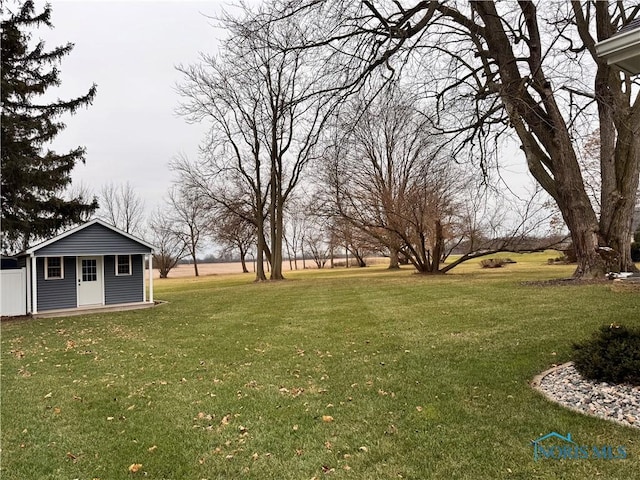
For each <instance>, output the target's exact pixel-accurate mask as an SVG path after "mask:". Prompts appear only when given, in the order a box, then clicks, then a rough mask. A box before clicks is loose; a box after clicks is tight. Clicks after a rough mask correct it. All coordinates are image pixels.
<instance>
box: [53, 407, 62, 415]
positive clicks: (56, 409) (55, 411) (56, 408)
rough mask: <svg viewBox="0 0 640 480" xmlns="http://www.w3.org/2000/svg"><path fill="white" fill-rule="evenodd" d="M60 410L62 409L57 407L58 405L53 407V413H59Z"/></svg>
mask: <svg viewBox="0 0 640 480" xmlns="http://www.w3.org/2000/svg"><path fill="white" fill-rule="evenodd" d="M61 411H62V410H60V408H59V407H55V408H54V409H53V413H55V414H56V415H60V412H61Z"/></svg>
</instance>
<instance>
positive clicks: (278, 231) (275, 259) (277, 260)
mask: <svg viewBox="0 0 640 480" xmlns="http://www.w3.org/2000/svg"><path fill="white" fill-rule="evenodd" d="M272 211H273V212H274V213H275V218H274V219H273V223H274V224H275V225H274V227H275V228H274V227H272V232H273V238H272V239H271V276H270V277H269V279H270V280H284V275H283V274H282V237H283V231H284V220H283V216H284V208H283V200H282V196H281V195H276V204H275V208H273V209H272Z"/></svg>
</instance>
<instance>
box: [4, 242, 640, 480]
mask: <svg viewBox="0 0 640 480" xmlns="http://www.w3.org/2000/svg"><path fill="white" fill-rule="evenodd" d="M510 256H511V257H512V258H514V259H516V260H518V263H517V264H514V265H508V266H507V267H506V268H503V269H495V270H481V269H480V268H479V267H478V265H477V263H469V264H467V265H463V266H462V267H460V268H459V269H456V270H454V271H453V273H452V274H449V275H446V276H439V277H424V276H418V275H414V274H412V273H411V272H410V270H409V269H408V268H407V269H405V270H401V271H399V272H388V271H386V270H384V269H383V268H381V267H375V268H365V269H348V270H345V269H340V270H333V271H331V270H326V271H307V272H294V273H290V274H289V275H288V277H289V279H288V280H287V281H285V282H279V283H275V284H269V283H267V284H254V283H253V282H252V280H253V277H252V276H251V275H228V276H220V277H208V278H201V279H197V280H196V279H189V280H171V279H169V280H165V281H158V282H156V297H157V298H159V299H163V300H167V301H168V303H167V304H165V305H162V306H159V307H157V308H155V309H151V310H139V311H132V312H121V313H108V314H100V315H91V316H80V317H69V318H58V319H42V320H29V321H9V322H4V323H3V324H2V383H1V394H2V396H1V400H2V405H1V415H2V416H1V420H2V424H1V427H2V452H1V455H2V457H1V462H2V465H1V470H0V477H2V479H3V480H10V479H20V480H22V479H56V480H57V479H69V480H71V479H76V478H77V479H83V480H84V479H89V480H91V479H95V478H97V479H101V480H107V479H121V478H122V479H131V478H145V479H176V480H181V479H194V480H200V479H209V480H213V479H236V478H253V479H307V480H308V479H312V478H316V479H321V478H344V479H398V478H405V479H407V478H413V479H428V478H442V479H458V478H461V479H466V478H468V479H493V478H519V479H532V478H549V479H556V478H563V479H571V478H575V479H585V478H603V479H616V478H617V479H629V478H634V476H635V475H637V473H638V471H640V429H632V428H627V427H622V426H619V425H616V424H613V423H609V422H606V421H603V420H599V419H594V418H589V417H585V416H581V415H579V414H576V413H573V412H570V411H568V410H565V409H563V408H561V407H559V406H556V405H554V404H552V403H550V402H548V401H546V400H545V399H544V398H543V397H542V396H540V395H539V394H538V393H536V392H535V391H533V390H532V389H531V388H530V387H529V385H528V382H529V381H530V380H531V379H532V378H533V376H534V375H536V374H537V373H540V372H541V371H543V370H545V369H547V368H549V366H551V365H552V364H554V363H561V362H564V361H567V360H568V359H569V355H570V352H571V343H572V341H574V340H581V339H584V338H586V337H587V336H589V335H590V334H591V332H592V331H594V330H595V329H596V328H597V327H598V326H600V325H601V324H604V323H610V322H614V321H616V322H619V323H625V324H628V325H636V326H638V325H640V295H639V294H637V293H635V294H634V293H629V292H612V291H611V289H610V286H609V285H584V286H532V285H524V284H523V283H522V282H523V281H528V280H539V279H550V278H558V277H566V276H568V275H569V274H570V273H571V267H562V266H547V265H545V263H546V258H547V256H551V255H550V254H549V255H532V256H522V257H521V256H515V255H510ZM551 431H556V432H558V433H560V434H562V435H565V434H567V433H571V435H572V437H573V438H574V440H575V441H576V442H578V443H579V444H581V445H598V446H602V445H611V446H613V447H614V448H615V447H617V446H623V447H624V448H625V450H626V452H627V454H628V458H627V459H625V460H602V459H600V460H597V459H589V460H561V461H558V460H553V459H546V460H542V461H538V462H535V461H534V459H533V447H532V446H531V441H532V440H534V439H536V438H538V437H540V436H542V435H544V434H546V433H549V432H551ZM133 464H141V465H142V466H141V467H139V469H138V471H137V472H130V471H129V467H130V466H131V465H133Z"/></svg>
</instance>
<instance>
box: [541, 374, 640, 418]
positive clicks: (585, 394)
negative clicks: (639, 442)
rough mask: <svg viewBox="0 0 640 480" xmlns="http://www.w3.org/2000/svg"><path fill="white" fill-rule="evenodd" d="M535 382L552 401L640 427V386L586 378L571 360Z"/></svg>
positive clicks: (586, 412) (579, 410) (582, 411)
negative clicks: (613, 383)
mask: <svg viewBox="0 0 640 480" xmlns="http://www.w3.org/2000/svg"><path fill="white" fill-rule="evenodd" d="M532 385H533V387H534V388H536V389H537V390H538V391H540V392H541V393H542V394H544V395H545V396H546V397H547V398H549V399H550V400H551V401H553V402H556V403H559V404H560V405H563V406H565V407H568V408H570V409H572V410H576V411H578V412H581V413H584V414H586V415H593V416H596V417H600V418H604V419H606V420H612V421H614V422H618V423H622V424H624V425H628V426H631V427H635V428H640V386H638V387H634V386H631V385H611V384H609V383H606V382H595V381H592V380H587V379H585V378H583V377H582V376H581V375H580V374H579V373H578V371H577V370H576V369H575V367H574V366H573V363H572V362H569V363H565V364H562V365H560V366H557V367H554V368H552V369H551V370H547V371H546V372H544V373H542V374H541V375H538V376H537V377H536V378H535V379H534V380H533V382H532Z"/></svg>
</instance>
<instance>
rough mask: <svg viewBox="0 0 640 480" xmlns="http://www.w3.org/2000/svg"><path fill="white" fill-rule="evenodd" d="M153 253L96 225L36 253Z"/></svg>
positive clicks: (50, 254) (44, 255) (143, 246)
mask: <svg viewBox="0 0 640 480" xmlns="http://www.w3.org/2000/svg"><path fill="white" fill-rule="evenodd" d="M107 253H111V254H136V253H143V254H144V253H151V249H150V248H149V247H146V246H145V245H142V244H141V243H138V242H136V241H135V240H132V239H131V238H128V237H125V236H124V235H120V234H119V233H118V232H114V231H113V230H111V229H109V228H107V227H105V226H103V225H100V224H99V223H95V224H93V225H89V226H88V227H87V228H84V229H82V230H79V231H77V232H75V233H73V234H71V235H69V236H67V237H64V238H62V239H60V240H58V241H56V242H53V243H52V244H50V245H47V246H46V247H42V248H40V249H37V250H36V251H35V255H36V256H38V257H47V256H55V255H76V256H82V255H104V254H107Z"/></svg>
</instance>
